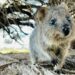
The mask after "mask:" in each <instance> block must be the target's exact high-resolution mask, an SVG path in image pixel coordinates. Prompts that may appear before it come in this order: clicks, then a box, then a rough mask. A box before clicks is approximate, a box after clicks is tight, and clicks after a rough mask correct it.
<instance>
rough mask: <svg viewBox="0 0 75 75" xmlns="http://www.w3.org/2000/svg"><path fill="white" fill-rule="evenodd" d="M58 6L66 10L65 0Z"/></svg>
mask: <svg viewBox="0 0 75 75" xmlns="http://www.w3.org/2000/svg"><path fill="white" fill-rule="evenodd" d="M58 7H63V8H65V9H66V10H68V6H67V4H66V3H65V2H62V3H61V4H60V5H59V6H58Z"/></svg>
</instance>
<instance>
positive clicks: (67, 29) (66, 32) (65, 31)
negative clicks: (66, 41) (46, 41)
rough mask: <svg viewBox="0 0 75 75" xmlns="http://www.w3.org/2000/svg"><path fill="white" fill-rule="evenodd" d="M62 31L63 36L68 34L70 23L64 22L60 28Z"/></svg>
mask: <svg viewBox="0 0 75 75" xmlns="http://www.w3.org/2000/svg"><path fill="white" fill-rule="evenodd" d="M62 32H63V33H64V35H65V36H67V35H69V33H70V25H68V24H64V25H63V28H62Z"/></svg>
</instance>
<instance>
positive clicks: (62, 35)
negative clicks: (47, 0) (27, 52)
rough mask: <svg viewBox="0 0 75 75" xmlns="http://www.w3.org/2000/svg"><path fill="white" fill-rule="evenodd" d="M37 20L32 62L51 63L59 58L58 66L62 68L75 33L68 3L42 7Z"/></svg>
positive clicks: (32, 38)
mask: <svg viewBox="0 0 75 75" xmlns="http://www.w3.org/2000/svg"><path fill="white" fill-rule="evenodd" d="M35 22H36V27H35V29H34V31H33V32H32V35H31V37H30V49H31V56H32V57H31V59H32V63H37V62H43V61H50V63H51V61H52V60H53V59H57V60H58V63H57V68H62V67H63V64H64V62H65V59H66V57H67V56H68V52H69V45H70V41H71V40H72V39H73V38H74V35H75V32H74V31H75V29H74V28H75V25H74V22H73V19H72V18H71V15H70V14H69V11H68V7H67V5H66V4H65V3H61V4H60V5H58V6H54V7H41V8H40V9H39V10H38V11H37V13H36V15H35Z"/></svg>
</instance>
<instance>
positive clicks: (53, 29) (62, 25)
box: [35, 3, 73, 39]
mask: <svg viewBox="0 0 75 75" xmlns="http://www.w3.org/2000/svg"><path fill="white" fill-rule="evenodd" d="M35 21H36V23H37V27H40V28H41V29H42V30H43V31H44V32H45V34H46V35H48V36H49V35H50V37H52V36H53V37H54V38H58V39H59V38H66V37H67V36H71V33H72V26H73V22H72V18H71V15H70V14H69V9H68V7H67V5H66V4H65V3H61V4H60V5H58V6H54V7H41V8H40V9H39V10H38V11H37V13H36V15H35Z"/></svg>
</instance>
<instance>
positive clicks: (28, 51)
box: [0, 48, 30, 54]
mask: <svg viewBox="0 0 75 75" xmlns="http://www.w3.org/2000/svg"><path fill="white" fill-rule="evenodd" d="M11 53H30V50H27V49H11V48H7V49H2V50H0V54H11Z"/></svg>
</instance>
